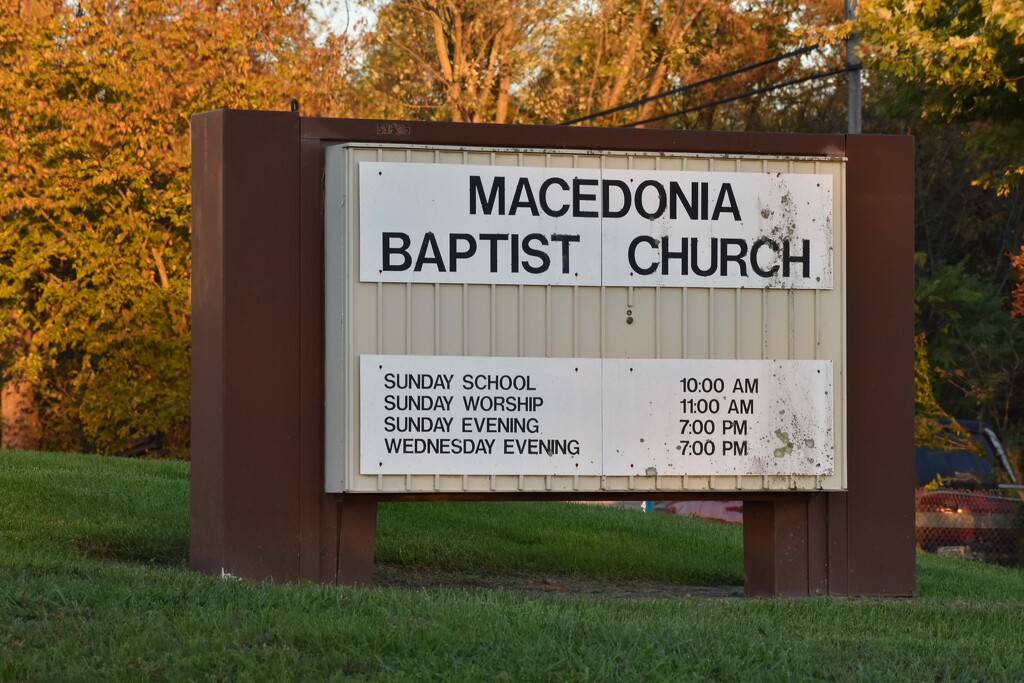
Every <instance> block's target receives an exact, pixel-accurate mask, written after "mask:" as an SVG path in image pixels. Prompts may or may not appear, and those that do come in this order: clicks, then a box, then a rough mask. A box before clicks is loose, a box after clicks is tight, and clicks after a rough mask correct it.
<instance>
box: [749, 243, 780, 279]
mask: <svg viewBox="0 0 1024 683" xmlns="http://www.w3.org/2000/svg"><path fill="white" fill-rule="evenodd" d="M765 246H767V247H768V248H770V249H771V250H772V251H774V252H776V253H778V251H779V245H778V243H777V242H775V240H770V239H768V238H767V237H762V238H761V239H759V240H757V241H756V242H754V246H753V247H751V249H750V267H751V268H753V269H754V272H755V273H757V274H758V276H759V277H772V276H773V275H775V273H777V272H779V267H778V266H777V265H775V266H772V267H771V268H769V269H768V270H765V269H764V268H762V267H761V262H760V261H759V260H758V258H757V253H758V252H759V251H761V249H762V247H765Z"/></svg>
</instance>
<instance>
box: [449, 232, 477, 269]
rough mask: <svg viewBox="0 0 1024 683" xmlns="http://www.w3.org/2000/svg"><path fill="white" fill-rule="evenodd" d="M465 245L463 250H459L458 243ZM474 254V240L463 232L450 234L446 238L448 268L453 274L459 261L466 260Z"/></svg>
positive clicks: (457, 267)
mask: <svg viewBox="0 0 1024 683" xmlns="http://www.w3.org/2000/svg"><path fill="white" fill-rule="evenodd" d="M460 240H462V241H464V242H465V243H466V248H465V250H460V249H459V241H460ZM475 253H476V240H475V239H473V236H472V235H467V234H466V233H463V232H456V233H452V235H451V236H450V237H449V238H448V266H449V267H450V268H451V271H452V272H453V273H454V272H455V271H457V270H458V269H459V259H468V258H471V257H472V256H473V254H475Z"/></svg>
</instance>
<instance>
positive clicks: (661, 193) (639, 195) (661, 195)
mask: <svg viewBox="0 0 1024 683" xmlns="http://www.w3.org/2000/svg"><path fill="white" fill-rule="evenodd" d="M649 187H653V188H654V190H655V192H656V193H657V195H658V205H657V207H658V208H657V209H656V210H654V211H648V210H647V207H646V206H644V190H646V189H647V188H649ZM634 203H635V204H636V212H637V213H638V214H640V215H641V216H643V217H644V218H646V219H648V220H653V219H655V218H660V217H661V214H663V213H665V188H664V187H662V186H661V185H660V184H658V183H657V182H656V181H654V180H645V181H643V182H642V183H640V184H639V185H638V186H637V188H636V200H635V201H634Z"/></svg>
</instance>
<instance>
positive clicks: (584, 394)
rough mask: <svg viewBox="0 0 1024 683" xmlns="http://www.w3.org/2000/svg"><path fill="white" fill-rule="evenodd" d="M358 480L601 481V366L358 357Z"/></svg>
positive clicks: (577, 361)
mask: <svg viewBox="0 0 1024 683" xmlns="http://www.w3.org/2000/svg"><path fill="white" fill-rule="evenodd" d="M359 361H360V362H359V384H360V387H359V389H360V394H359V395H360V403H359V404H360V421H359V429H360V439H359V445H360V455H361V457H360V465H359V471H360V473H361V474H544V475H599V474H600V473H601V361H600V360H599V359H593V358H574V359H556V358H484V357H462V356H377V355H363V356H360V359H359Z"/></svg>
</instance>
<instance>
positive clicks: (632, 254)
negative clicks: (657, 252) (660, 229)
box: [627, 235, 658, 275]
mask: <svg viewBox="0 0 1024 683" xmlns="http://www.w3.org/2000/svg"><path fill="white" fill-rule="evenodd" d="M641 243H644V244H648V245H650V246H651V248H653V249H657V248H658V243H657V241H655V239H654V238H653V237H651V236H650V235H640V236H639V237H636V238H634V239H633V241H632V242H630V243H629V253H628V255H627V256H628V258H629V267H630V268H632V269H633V272H635V273H639V274H640V275H650V274H651V273H653V272H654V271H655V270H657V269H658V262H657V261H656V260H655V261H653V262H652V263H651V265H650V266H648V267H646V268H641V267H640V265H639V264H637V262H636V248H637V246H638V245H639V244H641Z"/></svg>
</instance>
